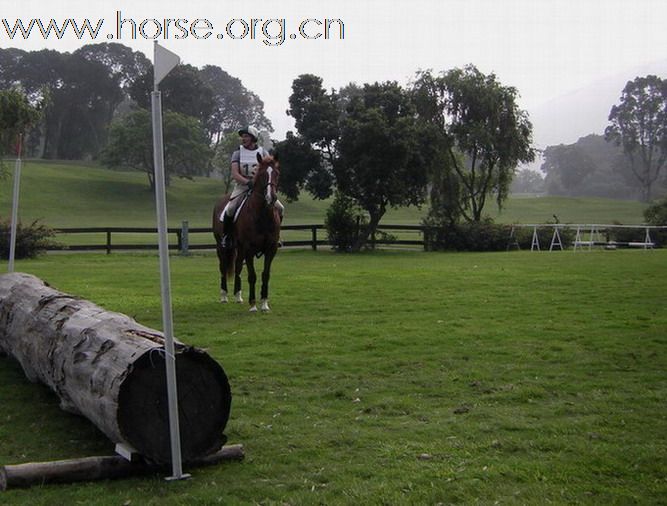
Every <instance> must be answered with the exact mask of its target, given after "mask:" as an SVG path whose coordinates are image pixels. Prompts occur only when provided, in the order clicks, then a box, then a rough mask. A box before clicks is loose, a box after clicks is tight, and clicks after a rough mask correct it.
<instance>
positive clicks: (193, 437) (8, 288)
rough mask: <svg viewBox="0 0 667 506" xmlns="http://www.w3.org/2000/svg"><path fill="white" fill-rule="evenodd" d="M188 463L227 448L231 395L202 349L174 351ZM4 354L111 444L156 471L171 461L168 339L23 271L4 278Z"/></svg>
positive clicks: (0, 321)
mask: <svg viewBox="0 0 667 506" xmlns="http://www.w3.org/2000/svg"><path fill="white" fill-rule="evenodd" d="M175 347H176V374H177V385H178V401H179V421H180V436H181V451H182V458H183V461H184V462H189V461H193V460H196V459H198V458H201V457H202V456H205V455H208V454H209V453H212V452H214V451H216V450H218V449H219V448H220V447H221V446H222V445H223V444H224V442H225V440H226V437H225V436H224V435H223V430H224V428H225V425H226V424H227V420H228V418H229V411H230V406H231V391H230V387H229V382H228V380H227V376H226V375H225V372H224V371H223V369H222V367H221V366H220V365H219V364H218V363H217V362H216V361H215V360H213V359H212V358H211V357H210V356H209V355H208V354H207V353H205V352H204V351H203V350H200V349H197V348H194V347H190V346H186V345H184V344H182V343H178V342H177V343H175ZM0 351H4V352H6V353H7V354H8V355H10V356H12V357H14V358H15V359H16V360H17V361H18V362H19V363H20V364H21V366H22V368H23V371H24V372H25V375H26V376H27V377H28V379H29V380H31V381H40V382H42V383H44V384H45V385H47V386H48V387H49V388H51V389H52V390H53V391H54V392H55V393H56V394H57V395H58V397H59V398H60V406H61V408H62V409H64V410H66V411H69V412H73V413H77V414H81V415H83V416H85V417H86V418H88V419H89V420H90V421H91V422H93V424H95V426H97V428H99V429H100V430H101V431H102V432H103V433H104V434H106V436H107V437H108V438H109V439H111V441H112V442H114V443H116V444H118V443H120V444H125V445H129V446H130V447H132V448H134V449H136V451H137V452H138V453H139V454H141V455H142V456H143V457H145V458H146V459H148V460H149V461H152V462H154V463H156V464H165V463H168V462H171V451H170V437H169V420H168V409H167V387H166V373H165V368H166V366H165V359H164V357H165V351H164V338H163V335H162V333H161V332H159V331H157V330H153V329H150V328H148V327H144V326H142V325H140V324H138V323H137V322H136V321H135V320H133V319H132V318H130V317H128V316H126V315H123V314H120V313H114V312H110V311H106V310H104V309H102V308H101V307H99V306H96V305H95V304H93V303H92V302H89V301H86V300H83V299H79V298H77V297H74V296H72V295H68V294H65V293H62V292H59V291H57V290H54V289H53V288H51V287H49V286H48V285H46V284H45V283H44V282H43V281H41V280H40V279H38V278H36V277H34V276H31V275H29V274H23V273H12V274H4V275H2V276H0Z"/></svg>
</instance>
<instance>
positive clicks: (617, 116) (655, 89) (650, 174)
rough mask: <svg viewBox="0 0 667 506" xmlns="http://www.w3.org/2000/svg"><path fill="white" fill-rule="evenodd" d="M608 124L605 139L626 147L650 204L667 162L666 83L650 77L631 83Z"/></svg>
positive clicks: (645, 199) (614, 108)
mask: <svg viewBox="0 0 667 506" xmlns="http://www.w3.org/2000/svg"><path fill="white" fill-rule="evenodd" d="M609 121H610V123H611V124H610V125H609V126H608V127H607V128H606V130H605V137H606V138H607V139H608V140H611V141H613V142H615V143H616V144H617V145H619V146H622V147H623V151H624V153H625V154H626V156H627V157H628V159H629V160H630V166H631V169H632V172H633V174H634V175H635V177H636V178H637V180H638V181H639V182H640V183H641V185H642V189H643V200H644V201H645V202H648V201H649V200H650V199H651V192H652V187H653V184H654V183H655V182H656V181H657V180H658V178H659V176H660V172H661V170H662V168H663V167H664V166H665V163H666V162H667V79H660V78H659V77H657V76H654V75H649V76H646V77H637V78H635V80H634V81H629V82H628V83H627V84H626V85H625V88H624V89H623V92H622V94H621V98H620V103H619V104H618V105H615V106H613V107H612V108H611V111H610V113H609Z"/></svg>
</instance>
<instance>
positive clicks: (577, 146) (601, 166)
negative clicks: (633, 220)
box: [540, 134, 641, 199]
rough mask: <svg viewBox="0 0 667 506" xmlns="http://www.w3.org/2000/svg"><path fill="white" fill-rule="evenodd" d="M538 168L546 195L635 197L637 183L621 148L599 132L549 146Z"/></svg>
mask: <svg viewBox="0 0 667 506" xmlns="http://www.w3.org/2000/svg"><path fill="white" fill-rule="evenodd" d="M542 158H543V160H544V161H543V163H542V166H541V167H540V169H541V170H542V172H544V174H545V181H544V187H545V191H546V193H548V194H549V195H564V196H570V197H606V198H617V199H638V198H639V197H640V194H641V188H640V186H639V183H638V182H637V181H636V180H635V179H634V178H633V176H632V173H631V171H630V170H629V167H628V164H627V160H626V159H625V157H624V155H623V150H622V149H621V148H619V147H618V146H616V145H615V144H613V143H611V142H608V141H606V140H605V138H604V137H603V136H602V135H596V134H591V135H587V136H586V137H582V138H581V139H579V140H578V141H577V142H576V143H574V144H559V145H557V146H548V147H547V148H546V149H545V150H544V152H543V153H542Z"/></svg>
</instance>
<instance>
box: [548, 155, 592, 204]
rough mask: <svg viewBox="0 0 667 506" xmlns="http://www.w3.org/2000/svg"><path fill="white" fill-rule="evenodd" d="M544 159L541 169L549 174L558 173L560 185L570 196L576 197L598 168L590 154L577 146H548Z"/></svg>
mask: <svg viewBox="0 0 667 506" xmlns="http://www.w3.org/2000/svg"><path fill="white" fill-rule="evenodd" d="M543 157H544V163H543V164H542V167H541V169H542V170H543V171H544V172H546V173H548V174H555V173H557V174H558V180H559V181H560V184H561V185H562V187H563V189H564V190H565V191H566V192H567V194H569V195H576V194H577V190H578V189H580V188H581V186H582V183H583V182H584V180H585V179H586V178H587V177H589V176H590V175H591V174H592V173H593V172H595V168H596V167H595V164H594V163H593V160H592V159H591V157H590V156H589V154H588V153H587V152H586V151H585V150H584V149H582V148H580V147H579V146H577V144H570V145H564V144H559V145H558V146H547V147H546V149H545V150H544V153H543Z"/></svg>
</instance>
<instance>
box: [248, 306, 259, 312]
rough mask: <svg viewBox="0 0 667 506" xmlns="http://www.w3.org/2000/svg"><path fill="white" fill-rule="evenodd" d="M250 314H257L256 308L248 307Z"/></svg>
mask: <svg viewBox="0 0 667 506" xmlns="http://www.w3.org/2000/svg"><path fill="white" fill-rule="evenodd" d="M248 311H250V312H251V313H256V312H257V306H250V309H249V310H248Z"/></svg>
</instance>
